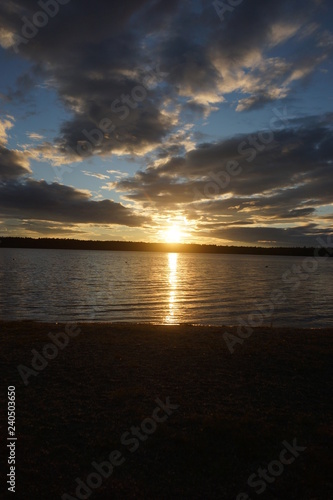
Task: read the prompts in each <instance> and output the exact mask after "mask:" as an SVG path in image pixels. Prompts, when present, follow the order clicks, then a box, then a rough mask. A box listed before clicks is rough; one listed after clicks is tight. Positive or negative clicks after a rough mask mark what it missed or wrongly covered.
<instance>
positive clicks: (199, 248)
mask: <svg viewBox="0 0 333 500" xmlns="http://www.w3.org/2000/svg"><path fill="white" fill-rule="evenodd" d="M0 247H2V248H39V249H57V250H60V249H63V250H109V251H130V252H133V251H137V252H177V253H217V254H243V255H246V254H248V255H249V254H252V255H292V256H297V255H299V256H312V255H314V252H315V251H316V249H315V248H314V247H303V248H301V247H245V246H218V245H199V244H194V243H190V244H186V243H144V242H133V241H93V240H89V241H86V240H75V239H62V238H38V239H34V238H15V237H1V238H0ZM317 252H318V250H317ZM327 252H328V253H329V255H330V256H332V255H333V250H332V248H327V249H324V248H321V249H320V250H319V255H322V256H324V255H327Z"/></svg>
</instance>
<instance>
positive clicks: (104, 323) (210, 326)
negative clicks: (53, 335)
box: [0, 319, 333, 334]
mask: <svg viewBox="0 0 333 500" xmlns="http://www.w3.org/2000/svg"><path fill="white" fill-rule="evenodd" d="M13 323H17V324H21V323H22V324H29V323H36V324H37V325H58V326H62V325H67V324H75V325H96V326H104V327H105V326H110V327H112V326H115V327H117V326H130V327H133V326H147V327H165V328H172V327H173V328H185V327H191V328H201V329H202V328H204V329H205V328H206V329H219V330H221V329H223V328H229V329H231V330H235V329H237V328H239V326H240V325H237V324H221V325H215V324H209V323H155V322H148V321H147V322H146V321H126V320H125V321H89V320H87V321H84V320H82V319H80V320H77V321H76V320H68V321H43V320H37V319H12V320H2V319H0V325H4V326H6V325H7V324H8V325H11V324H13ZM251 329H252V330H253V331H254V332H255V331H261V330H268V331H270V332H272V331H275V330H284V331H289V330H292V331H298V330H300V331H307V330H310V331H316V330H318V331H324V330H325V331H326V330H328V331H331V333H332V334H333V326H307V327H305V326H294V325H289V326H270V325H268V324H267V325H262V326H256V327H251Z"/></svg>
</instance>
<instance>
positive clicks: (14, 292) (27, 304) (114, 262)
mask: <svg viewBox="0 0 333 500" xmlns="http://www.w3.org/2000/svg"><path fill="white" fill-rule="evenodd" d="M0 306H1V309H0V311H1V314H0V318H1V319H2V320H20V319H26V320H28V319H30V320H37V321H50V322H66V321H110V322H124V321H125V322H151V323H161V324H177V323H193V324H209V325H235V324H237V325H238V324H239V323H240V322H243V323H245V324H252V325H253V326H255V325H256V324H258V325H261V324H262V325H271V324H272V325H273V326H299V327H329V326H333V259H332V258H331V259H319V260H318V259H317V260H316V259H314V258H304V257H284V256H281V257H280V256H253V255H245V256H244V255H211V254H173V253H169V254H168V253H148V252H99V251H84V250H82V251H81V250H33V249H4V248H3V249H0Z"/></svg>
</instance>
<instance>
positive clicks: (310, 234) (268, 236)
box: [200, 224, 333, 246]
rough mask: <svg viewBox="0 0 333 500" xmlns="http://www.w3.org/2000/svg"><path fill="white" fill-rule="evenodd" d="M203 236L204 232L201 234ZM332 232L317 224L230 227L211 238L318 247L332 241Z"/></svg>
mask: <svg viewBox="0 0 333 500" xmlns="http://www.w3.org/2000/svg"><path fill="white" fill-rule="evenodd" d="M200 234H201V235H202V236H203V235H204V234H205V233H204V232H202V233H200ZM332 235H333V233H332V231H331V230H329V229H326V230H325V229H322V228H319V227H317V226H316V225H315V224H311V225H306V226H297V227H292V228H277V227H258V226H257V227H248V226H247V227H243V226H240V227H229V228H221V229H217V230H212V231H210V234H209V236H210V237H213V238H217V239H221V240H226V241H235V242H239V243H243V244H244V243H245V244H251V245H254V244H257V245H263V244H265V245H271V246H318V243H319V242H318V240H319V239H324V241H331V239H330V238H332Z"/></svg>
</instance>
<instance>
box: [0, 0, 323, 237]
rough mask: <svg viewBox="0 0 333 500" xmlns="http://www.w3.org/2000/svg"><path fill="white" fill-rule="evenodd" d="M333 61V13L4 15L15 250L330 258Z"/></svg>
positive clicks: (20, 2) (159, 5)
mask: <svg viewBox="0 0 333 500" xmlns="http://www.w3.org/2000/svg"><path fill="white" fill-rule="evenodd" d="M332 54H333V3H332V2H331V0H279V1H278V2H277V1H276V0H225V1H214V2H211V1H210V0H209V1H203V0H202V1H201V0H191V1H188V0H168V1H166V0H122V1H121V2H118V1H117V2H114V1H111V0H96V1H94V2H92V1H91V0H39V1H35V0H11V1H9V0H1V4H0V67H1V79H0V236H27V237H34V238H39V237H56V238H63V237H65V238H79V239H93V240H98V239H100V240H129V241H151V242H159V241H170V242H171V241H179V242H184V243H202V244H206V243H207V244H211V243H213V244H218V245H250V246H252V245H254V246H312V245H316V246H318V243H317V242H318V238H325V241H326V240H327V238H330V237H331V236H332V222H333V175H332V174H333V140H332V139H333V134H332V131H333V96H332V81H333V78H332V76H333V75H332V71H333V68H332ZM327 241H330V240H327Z"/></svg>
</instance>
